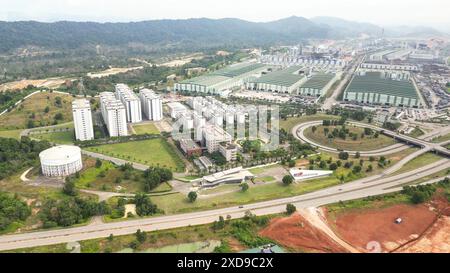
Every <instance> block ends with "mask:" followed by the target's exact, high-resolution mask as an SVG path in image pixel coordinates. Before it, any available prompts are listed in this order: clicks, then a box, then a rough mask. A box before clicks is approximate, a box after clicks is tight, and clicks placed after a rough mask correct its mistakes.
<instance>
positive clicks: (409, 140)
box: [349, 122, 450, 157]
mask: <svg viewBox="0 0 450 273" xmlns="http://www.w3.org/2000/svg"><path fill="white" fill-rule="evenodd" d="M349 124H354V125H357V126H360V127H368V128H371V129H374V130H377V131H379V132H380V133H382V134H384V135H387V136H390V137H392V138H393V139H396V140H399V141H402V142H405V143H406V144H409V145H414V146H418V147H420V148H426V149H427V150H428V151H431V152H435V153H438V154H440V155H443V156H447V157H450V150H448V149H447V148H445V147H443V146H444V145H447V144H448V143H450V141H444V142H442V143H431V142H428V141H426V140H423V139H418V138H414V137H411V136H407V135H402V134H399V133H397V132H393V131H391V130H387V129H383V128H380V127H377V126H374V125H370V124H365V123H359V122H349Z"/></svg>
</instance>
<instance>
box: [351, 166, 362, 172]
mask: <svg viewBox="0 0 450 273" xmlns="http://www.w3.org/2000/svg"><path fill="white" fill-rule="evenodd" d="M352 172H353V173H359V172H361V166H360V165H355V166H354V167H353V170H352Z"/></svg>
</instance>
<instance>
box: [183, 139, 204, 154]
mask: <svg viewBox="0 0 450 273" xmlns="http://www.w3.org/2000/svg"><path fill="white" fill-rule="evenodd" d="M180 148H181V150H183V152H184V154H185V155H186V156H188V157H189V156H201V155H202V148H201V147H200V146H199V145H198V144H197V143H195V142H194V141H193V140H192V139H189V138H187V139H182V140H180Z"/></svg>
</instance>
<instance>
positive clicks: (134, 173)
mask: <svg viewBox="0 0 450 273" xmlns="http://www.w3.org/2000/svg"><path fill="white" fill-rule="evenodd" d="M95 162H96V160H95V159H93V158H90V157H86V158H84V159H83V170H82V171H81V172H80V177H79V178H76V179H75V185H76V186H77V187H78V188H82V189H89V190H98V191H112V192H121V193H134V192H142V191H144V179H143V172H142V171H138V170H134V169H133V170H131V171H130V173H129V177H128V178H127V177H126V176H125V173H124V172H123V171H122V170H120V168H119V167H118V166H116V165H114V164H113V163H111V162H109V161H102V166H101V167H99V168H96V167H95ZM117 178H119V179H120V181H117ZM117 182H118V183H117ZM119 187H120V188H119ZM170 190H172V187H171V186H170V185H169V184H168V183H162V184H160V185H159V186H158V187H156V188H155V189H153V190H152V191H151V192H164V191H170Z"/></svg>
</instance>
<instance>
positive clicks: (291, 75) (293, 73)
mask: <svg viewBox="0 0 450 273" xmlns="http://www.w3.org/2000/svg"><path fill="white" fill-rule="evenodd" d="M300 69H302V66H291V67H289V68H286V69H282V70H276V71H273V72H270V73H268V74H265V75H262V76H261V77H259V78H256V79H253V80H252V81H251V82H254V83H267V84H273V85H281V86H292V85H294V84H295V83H297V82H299V81H300V80H302V79H303V78H304V76H303V75H300V74H298V71H299V70H300Z"/></svg>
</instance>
